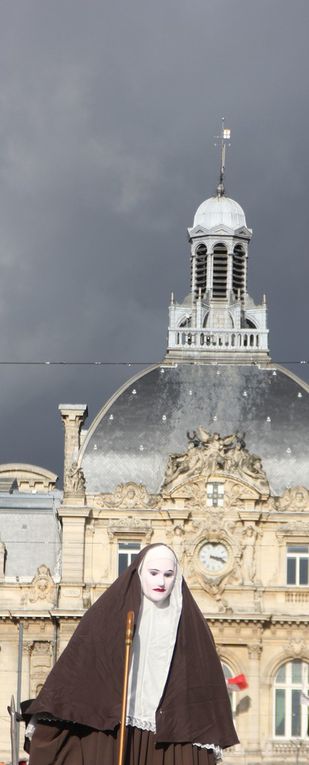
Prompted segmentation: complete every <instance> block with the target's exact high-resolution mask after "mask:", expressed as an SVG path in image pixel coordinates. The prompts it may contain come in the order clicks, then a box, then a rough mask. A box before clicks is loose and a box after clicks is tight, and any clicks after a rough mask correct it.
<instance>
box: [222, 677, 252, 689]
mask: <svg viewBox="0 0 309 765" xmlns="http://www.w3.org/2000/svg"><path fill="white" fill-rule="evenodd" d="M226 682H227V685H228V687H230V686H232V687H231V688H230V690H231V691H233V690H234V691H236V690H238V691H244V689H245V688H248V680H247V678H246V676H245V675H236V676H235V677H228V678H227V681H226ZM233 686H234V687H233Z"/></svg>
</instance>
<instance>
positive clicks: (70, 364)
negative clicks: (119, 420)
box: [0, 359, 309, 368]
mask: <svg viewBox="0 0 309 765" xmlns="http://www.w3.org/2000/svg"><path fill="white" fill-rule="evenodd" d="M199 361H200V359H199V360H197V359H193V360H192V361H186V365H188V366H190V365H196V364H198V363H199ZM244 361H245V359H244ZM247 362H249V363H251V364H254V365H255V366H259V365H260V364H261V362H259V361H254V360H252V359H247ZM181 363H182V360H179V362H177V361H172V360H171V362H164V361H1V360H0V366H20V367H22V366H48V367H55V366H62V367H64V366H67V367H76V366H84V367H91V366H93V367H116V366H124V367H134V366H151V365H153V364H155V365H158V366H162V367H170V368H172V367H177V366H178V364H181ZM210 363H211V366H220V365H222V364H224V362H223V361H222V360H221V361H219V362H217V361H212V362H210ZM269 364H270V365H271V368H272V367H275V366H276V364H309V360H307V359H299V360H295V359H292V360H287V359H285V360H278V359H276V361H270V362H269ZM263 367H264V364H263Z"/></svg>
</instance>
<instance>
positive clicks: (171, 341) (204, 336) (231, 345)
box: [168, 327, 268, 353]
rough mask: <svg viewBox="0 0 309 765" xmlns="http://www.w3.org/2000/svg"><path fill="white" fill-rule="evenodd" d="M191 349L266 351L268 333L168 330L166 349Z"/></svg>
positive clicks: (227, 330)
mask: <svg viewBox="0 0 309 765" xmlns="http://www.w3.org/2000/svg"><path fill="white" fill-rule="evenodd" d="M181 348H186V349H189V348H190V349H191V350H192V351H197V350H199V351H200V350H202V351H213V350H215V349H216V350H218V351H220V352H224V351H244V352H246V351H247V352H248V353H250V352H252V351H254V350H255V351H257V350H259V351H267V350H268V331H267V330H259V329H239V330H237V331H236V330H230V329H225V330H222V329H213V330H211V331H207V330H206V329H203V330H201V329H192V328H186V329H183V328H181V327H180V328H179V329H176V330H175V329H169V331H168V349H169V350H171V349H181Z"/></svg>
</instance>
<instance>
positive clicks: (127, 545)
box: [119, 542, 140, 550]
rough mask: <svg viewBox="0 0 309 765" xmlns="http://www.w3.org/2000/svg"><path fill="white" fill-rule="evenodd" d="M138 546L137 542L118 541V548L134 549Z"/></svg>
mask: <svg viewBox="0 0 309 765" xmlns="http://www.w3.org/2000/svg"><path fill="white" fill-rule="evenodd" d="M139 547H140V545H139V543H138V542H119V550H136V549H139Z"/></svg>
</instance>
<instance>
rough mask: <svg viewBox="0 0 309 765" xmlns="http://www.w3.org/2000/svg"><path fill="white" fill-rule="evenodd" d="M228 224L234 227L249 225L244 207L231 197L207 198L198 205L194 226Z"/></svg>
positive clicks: (207, 226)
mask: <svg viewBox="0 0 309 765" xmlns="http://www.w3.org/2000/svg"><path fill="white" fill-rule="evenodd" d="M220 225H224V226H228V227H229V228H232V229H234V230H235V229H237V228H241V226H247V224H246V217H245V213H244V211H243V209H242V207H241V206H240V205H239V204H238V202H235V201H234V199H230V198H229V197H225V196H224V195H223V196H216V197H210V199H206V200H205V202H202V204H201V205H200V206H199V207H198V209H197V211H196V213H195V216H194V223H193V227H194V226H203V227H204V228H213V227H214V226H220Z"/></svg>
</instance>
